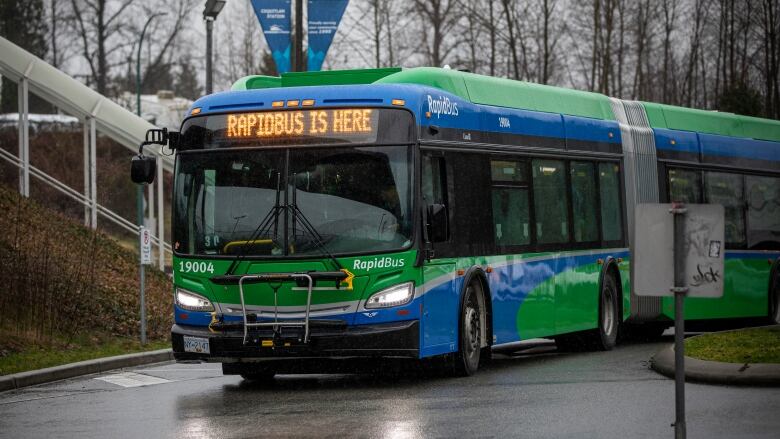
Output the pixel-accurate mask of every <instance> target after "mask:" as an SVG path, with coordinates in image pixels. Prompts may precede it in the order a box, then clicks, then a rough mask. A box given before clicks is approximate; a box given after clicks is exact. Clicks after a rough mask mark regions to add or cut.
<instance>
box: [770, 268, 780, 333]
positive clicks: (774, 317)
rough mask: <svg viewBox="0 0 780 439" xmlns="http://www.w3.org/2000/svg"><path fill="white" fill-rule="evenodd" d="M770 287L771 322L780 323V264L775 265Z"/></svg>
mask: <svg viewBox="0 0 780 439" xmlns="http://www.w3.org/2000/svg"><path fill="white" fill-rule="evenodd" d="M771 276H772V279H771V282H770V288H769V316H768V317H769V322H770V323H771V324H773V325H780V264H777V265H776V266H775V269H774V270H773V272H772V274H771Z"/></svg>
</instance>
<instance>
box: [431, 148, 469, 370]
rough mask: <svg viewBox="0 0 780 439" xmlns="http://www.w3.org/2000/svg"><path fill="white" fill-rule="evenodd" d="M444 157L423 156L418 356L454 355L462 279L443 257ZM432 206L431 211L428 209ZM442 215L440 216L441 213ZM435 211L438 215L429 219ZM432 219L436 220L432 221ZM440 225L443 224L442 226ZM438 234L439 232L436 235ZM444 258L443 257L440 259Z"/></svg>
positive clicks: (446, 236) (451, 261) (452, 261)
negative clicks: (421, 262) (420, 309)
mask: <svg viewBox="0 0 780 439" xmlns="http://www.w3.org/2000/svg"><path fill="white" fill-rule="evenodd" d="M446 169H447V168H446V166H445V162H444V157H443V155H441V154H437V153H435V152H423V155H422V173H421V190H422V208H423V210H424V212H423V218H424V219H425V222H426V223H429V224H431V222H432V221H434V222H438V224H432V226H431V227H427V226H426V225H425V224H423V226H424V227H426V230H424V231H423V241H424V243H423V248H422V249H420V251H422V252H424V253H425V254H424V255H423V264H422V287H421V289H422V299H423V300H422V312H421V317H420V356H421V357H428V356H432V355H438V354H444V353H448V352H453V351H455V350H456V349H457V348H458V347H457V338H458V337H457V336H458V321H457V316H458V306H459V302H458V298H459V291H460V286H461V285H459V282H460V283H462V282H463V280H462V278H460V279H459V278H458V277H457V276H455V269H456V267H455V264H456V259H454V258H448V257H446V254H447V252H446V250H445V251H442V250H444V248H446V244H445V242H446V241H447V240H448V239H449V234H450V233H449V225H450V224H449V217H450V215H451V212H450V211H449V208H450V206H449V205H448V197H447V192H448V191H447V177H446V175H447V170H446ZM431 206H433V207H431ZM442 206H443V209H444V212H441V209H442ZM430 210H437V211H438V212H439V213H438V214H436V215H431V214H432V213H434V212H429V211H430ZM431 216H435V218H431ZM442 222H444V223H443V224H442ZM437 230H438V232H437ZM443 256H444V257H443Z"/></svg>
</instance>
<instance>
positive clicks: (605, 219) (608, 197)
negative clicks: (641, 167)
mask: <svg viewBox="0 0 780 439" xmlns="http://www.w3.org/2000/svg"><path fill="white" fill-rule="evenodd" d="M599 195H600V198H601V237H602V240H604V241H620V240H622V239H623V206H622V205H621V202H620V166H618V165H617V164H616V163H599Z"/></svg>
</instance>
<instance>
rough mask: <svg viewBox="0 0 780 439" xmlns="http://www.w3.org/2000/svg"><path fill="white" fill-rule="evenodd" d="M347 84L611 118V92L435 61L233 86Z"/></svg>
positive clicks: (242, 81)
mask: <svg viewBox="0 0 780 439" xmlns="http://www.w3.org/2000/svg"><path fill="white" fill-rule="evenodd" d="M347 84H353V85H354V84H417V85H425V86H429V87H434V88H438V89H440V90H444V91H446V92H448V93H451V94H453V95H455V96H458V97H460V98H462V99H464V100H466V101H469V102H471V103H474V104H482V105H492V106H496V107H507V108H517V109H522V110H535V111H544V112H547V113H558V114H568V115H572V116H582V117H589V118H593V119H602V120H615V116H614V115H613V114H612V108H611V107H610V104H609V98H607V97H606V96H604V95H601V94H598V93H590V92H585V91H578V90H570V89H566V88H560V87H552V86H549V85H540V84H534V83H530V82H522V81H514V80H511V79H503V78H494V77H491V76H484V75H477V74H474V73H468V72H461V71H457V70H450V69H441V68H435V67H416V68H412V69H400V68H385V69H362V70H341V71H324V72H297V73H283V74H282V75H281V77H273V76H247V77H244V78H241V79H239V80H238V81H236V82H235V84H233V87H232V90H250V89H259V88H273V87H301V86H317V85H347Z"/></svg>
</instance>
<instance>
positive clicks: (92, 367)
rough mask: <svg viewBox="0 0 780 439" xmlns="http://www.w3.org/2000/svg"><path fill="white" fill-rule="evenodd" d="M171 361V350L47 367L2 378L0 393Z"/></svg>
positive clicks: (0, 378) (0, 379) (0, 377)
mask: <svg viewBox="0 0 780 439" xmlns="http://www.w3.org/2000/svg"><path fill="white" fill-rule="evenodd" d="M171 360H173V351H171V350H170V349H160V350H158V351H149V352H139V353H136V354H126V355H117V356H115V357H106V358H97V359H94V360H87V361H79V362H78V363H71V364H63V365H62V366H54V367H47V368H46V369H38V370H31V371H28V372H20V373H16V374H11V375H4V376H0V392H2V391H5V390H13V389H18V388H21V387H27V386H33V385H35V384H43V383H48V382H51V381H58V380H64V379H66V378H73V377H77V376H80V375H87V374H91V373H100V372H106V371H109V370H113V369H121V368H123V367H133V366H140V365H142V364H149V363H159V362H162V361H171Z"/></svg>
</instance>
